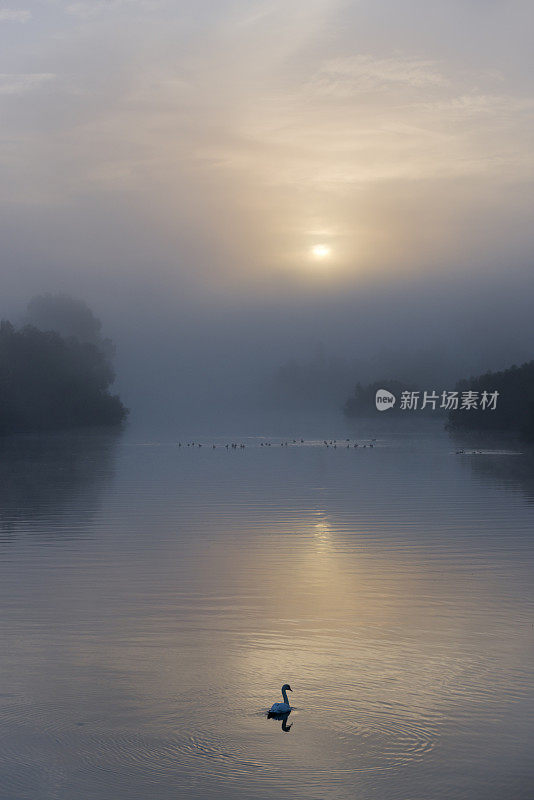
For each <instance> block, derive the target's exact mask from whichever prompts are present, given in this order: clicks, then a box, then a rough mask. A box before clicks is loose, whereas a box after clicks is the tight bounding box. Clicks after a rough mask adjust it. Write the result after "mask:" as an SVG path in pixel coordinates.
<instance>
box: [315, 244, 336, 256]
mask: <svg viewBox="0 0 534 800" xmlns="http://www.w3.org/2000/svg"><path fill="white" fill-rule="evenodd" d="M331 252H332V251H331V249H330V247H329V246H328V245H327V244H314V245H313V247H312V248H311V253H312V256H313V257H314V258H317V259H323V258H328V256H329V255H330V253H331Z"/></svg>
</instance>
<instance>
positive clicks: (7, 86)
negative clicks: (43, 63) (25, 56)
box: [0, 72, 55, 95]
mask: <svg viewBox="0 0 534 800" xmlns="http://www.w3.org/2000/svg"><path fill="white" fill-rule="evenodd" d="M54 78H55V75H54V74H53V73H51V72H31V73H24V72H22V73H0V95H18V94H24V93H26V92H29V91H31V90H32V89H37V88H39V87H40V86H42V85H43V84H45V83H48V82H49V81H51V80H53V79H54Z"/></svg>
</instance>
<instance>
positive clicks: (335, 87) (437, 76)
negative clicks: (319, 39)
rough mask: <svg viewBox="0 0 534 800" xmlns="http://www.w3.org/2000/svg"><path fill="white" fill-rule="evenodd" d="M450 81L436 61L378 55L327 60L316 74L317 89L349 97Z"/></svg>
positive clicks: (421, 87)
mask: <svg viewBox="0 0 534 800" xmlns="http://www.w3.org/2000/svg"><path fill="white" fill-rule="evenodd" d="M448 84H449V81H448V79H447V78H446V77H444V75H443V74H442V73H441V72H440V71H439V70H438V69H437V65H436V64H435V63H434V62H433V61H427V60H424V59H418V58H409V57H392V58H376V57H373V56H372V55H365V54H360V55H356V56H351V57H348V58H336V59H331V60H329V61H327V62H326V63H325V64H324V65H323V67H322V68H321V69H320V71H319V72H318V74H317V75H316V77H315V79H314V82H313V85H314V88H315V89H316V90H317V91H322V92H325V93H328V94H333V95H338V96H340V97H348V96H351V95H354V94H357V93H358V92H370V91H376V90H389V89H391V88H392V87H396V86H397V87H398V86H401V87H411V88H415V89H423V88H429V87H431V88H433V87H442V86H447V85H448Z"/></svg>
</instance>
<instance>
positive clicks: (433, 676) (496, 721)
mask: <svg viewBox="0 0 534 800" xmlns="http://www.w3.org/2000/svg"><path fill="white" fill-rule="evenodd" d="M342 428H343V425H342V424H340V425H339V427H338V429H337V431H336V434H337V435H335V436H334V434H333V433H330V432H329V433H328V434H326V435H329V436H330V435H332V436H334V438H336V439H338V441H337V448H336V449H334V448H333V447H330V448H328V449H327V448H325V446H324V444H323V443H322V438H323V435H324V434H325V433H326V427H325V428H323V432H322V435H321V436H320V437H319V436H317V435H316V433H317V432H316V431H310V432H307V431H304V430H302V429H301V430H299V434H300V435H302V438H304V439H305V441H304V443H301V442H300V436H299V439H298V441H297V442H296V443H293V441H292V439H291V440H290V442H289V445H288V446H287V447H285V446H284V447H281V446H280V441H281V440H282V437H280V436H278V437H276V436H273V435H272V434H273V431H268V430H261V431H260V432H259V433H257V434H256V435H253V436H252V435H249V436H246V437H245V436H243V437H242V439H241V440H240V441H243V443H246V445H247V446H246V448H244V449H238V450H232V449H230V450H227V449H226V448H225V446H224V444H225V443H226V441H227V440H228V439H229V437H224V436H222V437H221V436H219V437H217V438H214V437H213V436H212V437H204V438H198V439H197V437H196V436H195V440H196V442H197V443H196V446H195V447H193V446H189V447H188V446H187V441H186V440H185V439H186V438H187V437H184V441H183V442H182V446H181V447H179V446H178V443H177V441H176V440H175V439H174V437H169V436H167V437H166V438H165V437H164V436H159V437H157V438H154V437H147V436H146V435H145V433H144V432H143V431H136V430H135V429H134V428H133V427H131V428H130V429H129V430H127V431H126V432H125V433H124V434H123V435H122V436H109V435H102V434H101V435H100V436H95V435H91V436H87V435H76V434H73V435H69V436H64V437H60V438H58V437H53V436H52V437H43V436H38V437H25V438H22V439H20V438H19V439H18V440H16V441H15V440H11V443H10V444H6V445H4V446H3V448H2V453H1V463H2V469H3V470H4V471H5V470H6V469H7V466H6V465H7V464H11V465H12V468H11V469H10V475H11V479H10V481H9V482H7V483H6V482H4V483H3V489H2V508H3V513H2V518H1V530H2V535H1V550H0V553H1V561H0V569H1V573H2V576H1V577H2V580H1V582H0V585H1V587H2V589H1V595H2V597H1V601H2V608H3V615H2V622H1V627H2V638H3V641H4V643H5V647H4V648H3V650H2V656H1V661H2V674H3V684H2V685H3V691H2V696H1V697H0V750H1V756H2V762H3V765H4V766H3V770H2V778H1V779H0V796H1V797H2V798H5V800H8V798H9V800H13V798H17V800H19V799H20V800H26V798H27V799H28V800H30V798H31V800H41V798H42V800H48V798H50V797H54V798H58V800H62V798H64V799H65V800H67V799H68V798H69V799H70V798H72V797H73V796H80V795H83V796H84V797H91V798H94V800H108V798H110V797H113V798H117V799H118V798H129V800H132V798H140V799H141V798H145V797H147V795H148V794H150V795H151V796H155V797H158V798H161V800H165V799H166V798H169V799H170V798H175V797H177V796H178V797H182V796H184V797H185V796H190V797H195V798H199V799H200V798H204V797H209V796H218V797H228V798H234V797H247V798H250V797H258V798H264V797H267V796H273V795H274V794H277V793H278V792H280V791H283V793H284V794H285V795H286V796H290V797H302V796H308V797H316V798H324V797H328V798H347V799H348V798H352V797H354V794H355V792H356V794H357V795H358V797H360V798H362V799H363V800H367V798H369V799H371V798H373V800H374V798H376V799H377V800H378V798H380V799H381V800H389V799H390V798H391V799H392V800H393V799H395V798H405V797H407V796H424V797H432V798H436V799H437V800H439V798H444V800H445V798H450V797H455V798H466V800H467V798H475V800H477V799H478V798H480V800H488V798H489V799H490V800H491V799H492V798H495V800H500V798H502V797H503V796H510V797H511V796H513V797H514V798H518V800H527V798H529V797H530V796H531V790H532V786H533V785H534V773H533V771H532V762H531V758H530V741H531V737H532V734H533V720H534V715H533V714H532V712H533V711H534V694H533V691H532V687H533V682H532V677H533V675H532V666H531V665H532V624H531V620H532V610H533V604H534V593H533V589H532V581H531V575H532V568H533V563H534V550H533V546H532V540H531V536H530V533H531V529H532V491H531V487H532V485H533V480H534V473H533V471H532V460H531V457H530V456H529V455H528V453H525V452H522V451H521V448H519V447H515V446H510V443H508V449H506V448H504V447H503V445H502V442H498V441H497V442H496V441H489V440H487V439H486V441H485V444H486V449H485V451H484V453H483V454H478V455H461V456H459V455H457V454H456V449H457V447H458V446H459V441H460V440H459V441H452V440H451V439H450V438H449V437H448V435H447V434H446V433H445V432H444V431H443V430H442V426H441V423H437V424H436V422H435V421H432V420H430V421H426V422H424V423H423V422H421V421H419V422H418V424H417V425H416V426H410V425H409V424H408V425H406V426H404V429H401V428H400V426H399V423H398V422H397V423H396V424H395V425H392V424H391V423H386V422H383V423H381V424H378V422H376V423H375V422H373V423H372V424H368V423H367V424H366V423H359V424H358V425H356V430H355V429H354V426H353V427H352V428H351V427H348V426H345V429H344V430H343V429H342ZM330 431H332V428H330ZM248 433H249V434H250V432H248ZM278 433H280V432H278ZM343 434H344V435H343ZM355 437H357V439H358V442H359V445H360V446H359V447H358V448H354V447H353V444H354V438H355ZM191 438H192V437H191ZM295 438H296V437H295ZM347 438H350V440H351V442H350V444H351V446H350V447H349V448H347V447H346V445H347V444H348V443H347V442H346V441H345V440H346V439H347ZM373 440H374V441H373ZM268 442H270V443H271V446H267V443H268ZM213 443H215V444H216V448H215V449H213V446H212V445H213ZM371 443H372V444H373V445H374V446H373V448H371V447H369V446H367V447H365V448H364V447H363V445H364V444H366V445H370V444H371ZM461 443H462V444H463V446H464V447H465V448H466V449H469V447H471V448H472V449H473V450H474V449H475V447H476V449H477V450H480V449H481V448H482V444H481V440H480V439H479V440H478V441H477V443H476V445H474V444H473V442H470V441H469V440H461ZM199 444H202V445H203V446H202V447H199V446H198V445H199ZM13 465H14V466H13ZM285 682H290V683H291V686H292V688H293V694H292V696H291V702H292V704H293V705H294V710H293V711H292V712H291V715H290V717H289V720H288V725H290V726H291V727H290V729H289V730H288V731H286V732H284V731H283V730H282V728H281V723H280V722H278V721H276V720H269V719H267V717H266V714H265V712H266V709H267V708H268V707H269V706H270V705H271V703H272V702H274V701H277V700H278V699H279V690H280V686H281V685H282V683H285ZM286 727H287V726H286Z"/></svg>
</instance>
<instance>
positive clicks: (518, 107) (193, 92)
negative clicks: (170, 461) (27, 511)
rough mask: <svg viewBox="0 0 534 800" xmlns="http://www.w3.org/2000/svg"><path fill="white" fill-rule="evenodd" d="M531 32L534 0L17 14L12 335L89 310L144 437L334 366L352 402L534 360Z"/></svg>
mask: <svg viewBox="0 0 534 800" xmlns="http://www.w3.org/2000/svg"><path fill="white" fill-rule="evenodd" d="M533 21H534V10H533V9H532V6H531V5H530V4H528V3H526V2H512V3H509V4H506V6H505V7H504V6H501V5H500V4H497V3H479V2H468V3H465V2H463V3H457V2H453V3H451V2H447V3H445V2H432V3H422V2H409V3H405V4H402V7H400V6H399V4H396V3H394V2H391V1H390V2H379V3H368V2H367V3H365V2H364V3H350V2H332V1H329V2H326V0H307V2H292V1H291V0H290V1H289V2H284V3H282V2H274V1H271V2H257V3H255V4H250V3H248V2H244V1H242V0H238V1H237V2H226V1H223V2H220V3H218V4H217V5H216V7H214V4H210V3H206V2H197V3H194V4H193V3H189V2H182V3H171V2H168V1H167V0H130V1H129V2H128V1H126V0H116V1H114V2H113V1H110V2H92V3H86V2H62V0H54V1H52V0H50V2H44V3H43V2H33V3H32V2H29V3H26V4H24V6H23V7H22V8H19V7H18V6H17V7H16V8H14V7H13V8H10V7H9V6H8V7H5V8H3V9H2V10H1V11H0V36H2V39H3V51H2V52H3V55H2V67H1V68H0V73H1V75H0V95H1V96H0V102H1V104H2V111H3V133H2V159H1V169H2V175H3V180H2V187H3V188H2V189H1V190H0V218H1V222H0V226H1V234H2V242H3V258H2V289H3V291H2V302H1V307H0V312H1V315H2V316H4V317H7V318H13V319H16V318H18V317H19V316H20V315H21V314H22V313H23V310H24V308H25V305H26V303H27V302H28V300H29V299H30V298H31V297H32V296H34V295H35V294H39V293H43V292H52V293H55V292H66V293H68V294H71V295H73V296H75V297H80V298H82V299H84V300H85V301H86V302H87V303H88V304H89V305H90V306H91V308H93V310H94V311H95V313H96V314H97V316H99V317H100V318H101V319H102V321H103V325H104V330H105V332H106V334H107V335H109V336H111V337H112V338H113V340H114V341H115V343H116V346H117V361H116V367H117V372H118V384H117V386H118V388H119V390H120V391H121V393H123V394H124V397H125V401H126V403H127V404H128V405H130V406H131V407H132V408H133V409H134V410H135V413H139V414H141V415H145V416H146V415H151V414H156V415H157V414H161V413H162V411H163V410H164V409H173V408H176V409H177V412H176V413H186V411H187V410H189V411H190V412H191V413H193V412H194V413H195V414H196V413H197V412H198V411H199V408H200V406H202V405H203V404H204V403H206V404H209V403H210V402H211V403H213V402H215V403H217V402H218V403H219V404H221V405H222V404H225V403H228V404H229V405H235V404H236V403H238V402H239V401H240V400H243V402H246V401H247V398H249V399H250V398H253V397H255V398H257V396H258V393H259V392H260V393H261V387H262V386H264V385H265V381H266V380H268V379H269V376H270V375H272V374H273V371H275V370H276V368H277V367H278V366H279V365H280V364H281V363H283V362H284V361H286V360H287V359H289V358H296V359H298V360H302V361H306V360H309V359H311V358H313V356H314V353H316V352H317V350H318V348H322V351H323V352H324V353H325V354H326V355H327V356H333V357H336V358H342V359H345V360H346V361H347V363H350V364H352V363H358V364H360V365H368V366H367V367H365V366H361V372H362V375H354V380H356V379H360V378H361V379H363V380H367V379H368V378H369V379H370V378H372V377H373V376H374V377H376V373H377V372H378V373H380V368H381V363H383V365H384V369H389V363H391V362H393V363H395V364H397V365H398V371H399V373H403V370H404V372H409V371H410V370H412V371H413V369H414V367H413V364H414V362H417V359H418V358H419V355H418V354H423V355H424V354H426V355H424V358H426V359H427V361H428V358H430V359H432V357H434V359H435V365H436V370H435V373H436V376H440V375H444V379H446V380H451V379H452V378H453V377H454V378H459V377H462V376H463V375H466V374H471V373H473V372H477V371H485V370H487V369H499V368H504V367H506V366H509V365H510V364H511V363H513V362H517V363H520V362H521V361H524V360H527V359H529V358H531V357H532V354H533V352H534V334H533V331H532V324H531V298H532V296H533V289H534V275H533V270H532V250H533V243H534V241H533V239H534V237H533V232H532V225H531V222H530V207H531V202H532V167H533V159H532V132H533V108H534V103H533V96H532V74H533V71H532V66H533V65H532V53H531V47H530V42H529V38H530V37H529V31H530V30H531V28H532V22H533ZM318 245H320V246H322V247H323V248H326V249H325V250H324V253H325V254H326V255H322V256H321V255H319V256H318V255H314V251H313V248H314V247H317V246H318ZM424 358H423V360H424ZM388 359H389V363H388ZM140 366H142V369H140ZM430 371H431V370H430ZM427 374H428V369H427ZM395 377H402V374H398V375H396V376H395ZM351 382H352V379H351ZM210 392H211V393H212V396H213V398H215V399H210V398H209V395H210ZM171 413H172V412H171Z"/></svg>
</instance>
